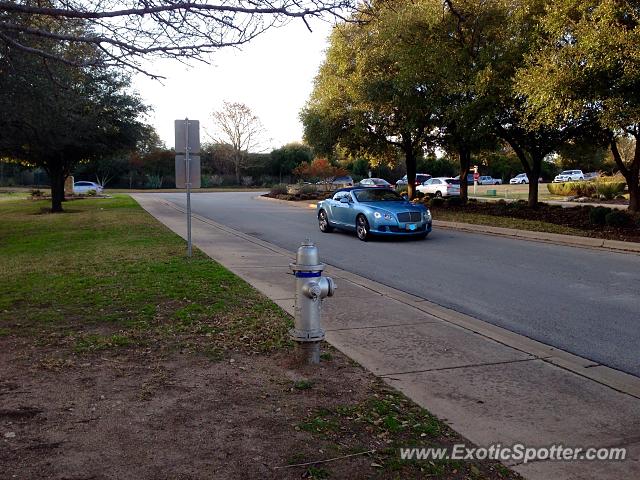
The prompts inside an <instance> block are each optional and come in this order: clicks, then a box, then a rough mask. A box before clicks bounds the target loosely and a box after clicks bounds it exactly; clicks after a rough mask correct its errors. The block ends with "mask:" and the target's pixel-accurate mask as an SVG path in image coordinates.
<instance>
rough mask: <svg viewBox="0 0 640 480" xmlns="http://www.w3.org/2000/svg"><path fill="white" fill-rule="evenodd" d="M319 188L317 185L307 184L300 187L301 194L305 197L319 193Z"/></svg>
mask: <svg viewBox="0 0 640 480" xmlns="http://www.w3.org/2000/svg"><path fill="white" fill-rule="evenodd" d="M317 192H318V188H317V187H316V186H315V185H309V184H305V185H302V187H300V193H301V194H303V195H310V194H312V193H317Z"/></svg>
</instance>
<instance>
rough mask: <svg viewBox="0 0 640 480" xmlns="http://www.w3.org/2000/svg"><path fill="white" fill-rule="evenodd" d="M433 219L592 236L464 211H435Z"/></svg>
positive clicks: (531, 222)
mask: <svg viewBox="0 0 640 480" xmlns="http://www.w3.org/2000/svg"><path fill="white" fill-rule="evenodd" d="M433 218H434V219H435V220H443V221H446V222H460V223H472V224H475V225H489V226H491V227H504V228H515V229H518V230H530V231H532V232H548V233H561V234H564V235H579V236H582V237H588V236H591V235H589V233H588V232H585V231H584V230H580V229H577V228H571V227H567V226H565V225H557V224H555V223H548V222H540V221H537V220H524V219H520V218H511V217H497V216H495V215H481V214H478V213H472V212H464V211H451V210H447V209H446V208H439V209H434V212H433Z"/></svg>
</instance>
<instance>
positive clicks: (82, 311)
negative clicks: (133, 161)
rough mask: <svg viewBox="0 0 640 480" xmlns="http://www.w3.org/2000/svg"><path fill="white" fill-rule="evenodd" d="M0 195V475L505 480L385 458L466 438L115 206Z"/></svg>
mask: <svg viewBox="0 0 640 480" xmlns="http://www.w3.org/2000/svg"><path fill="white" fill-rule="evenodd" d="M47 207H48V203H47V202H45V201H32V200H19V201H3V202H1V203H0V218H2V222H0V272H2V276H1V277H0V291H1V292H2V296H1V297H0V399H2V408H0V434H1V435H2V437H1V438H3V441H4V443H3V448H2V449H0V464H1V465H2V466H3V467H2V469H3V471H4V472H5V473H4V476H5V477H6V478H11V477H12V476H16V477H20V478H141V479H144V478H207V479H208V478H292V479H293V478H301V477H304V478H329V477H331V478H354V479H357V478H362V479H365V478H385V479H386V478H389V479H391V478H418V477H420V478H422V477H425V476H428V477H432V476H433V477H436V478H443V479H463V478H465V479H467V478H469V479H481V478H488V479H504V478H509V479H512V478H519V477H518V476H517V475H516V474H514V473H513V472H511V471H510V470H508V469H506V468H505V467H504V466H502V465H500V464H497V463H495V462H490V461H481V462H480V461H477V462H467V461H465V462H454V461H447V460H434V461H401V460H400V458H399V455H398V448H399V447H400V446H414V445H418V446H443V447H450V446H451V445H453V444H455V443H465V444H466V445H467V446H471V443H470V442H468V441H466V440H465V439H463V438H461V437H460V436H459V435H458V434H456V433H455V432H453V431H452V430H451V429H449V428H448V427H447V426H446V425H445V424H443V423H442V422H440V421H439V420H438V419H436V418H435V417H433V416H432V415H430V414H429V412H427V411H425V410H424V409H422V408H420V407H418V406H417V405H415V404H414V403H413V402H411V401H410V400H408V399H407V398H406V397H404V396H403V395H402V394H400V393H398V392H397V391H395V390H393V389H392V388H390V387H388V386H386V385H385V384H383V383H382V381H380V380H379V379H377V378H375V377H374V376H373V375H372V374H370V373H368V372H366V371H364V370H363V369H362V368H361V367H360V366H359V365H357V364H355V363H354V362H352V361H351V360H349V359H348V358H346V357H344V356H343V355H342V354H340V353H339V352H337V351H335V350H333V349H332V348H331V347H328V346H326V345H325V346H324V353H323V355H322V358H323V362H322V363H321V365H319V366H317V367H313V368H312V367H309V366H306V365H300V364H299V363H298V362H297V361H296V356H295V355H294V354H293V348H292V347H293V346H292V344H291V342H290V341H289V340H288V337H287V330H288V328H289V327H290V326H291V323H292V322H291V319H290V317H288V316H287V315H286V314H285V313H284V312H283V311H282V310H280V309H279V308H278V307H277V306H276V305H275V304H273V303H272V302H271V301H270V300H268V299H267V298H266V297H264V296H262V295H261V294H260V293H258V292H256V291H255V290H254V289H253V288H251V287H250V286H249V285H248V284H246V283H245V282H244V281H242V280H241V279H239V278H238V277H236V276H235V275H233V274H232V273H230V272H229V271H227V270H226V269H224V268H223V267H221V266H220V265H218V264H217V263H215V262H213V261H211V260H210V259H208V258H207V257H205V256H204V255H203V254H201V253H200V252H199V251H197V250H196V251H195V252H194V257H193V258H192V259H186V258H185V245H184V241H183V240H182V239H180V238H179V237H178V236H176V235H174V234H173V233H172V232H170V231H169V230H167V229H166V228H165V227H164V226H162V225H160V224H158V223H157V222H156V221H155V219H153V218H152V217H151V216H149V215H148V214H147V213H146V212H144V211H143V210H142V209H141V208H140V207H139V206H138V205H137V203H135V202H134V201H133V200H132V199H131V198H130V197H128V196H124V195H116V196H114V198H108V199H85V200H77V201H71V202H67V203H66V204H65V209H66V213H64V214H49V213H44V212H46V209H47Z"/></svg>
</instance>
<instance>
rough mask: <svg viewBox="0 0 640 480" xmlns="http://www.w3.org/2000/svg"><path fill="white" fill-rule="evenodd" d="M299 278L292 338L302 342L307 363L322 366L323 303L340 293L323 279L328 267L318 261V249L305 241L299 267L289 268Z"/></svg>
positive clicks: (326, 278) (295, 264)
mask: <svg viewBox="0 0 640 480" xmlns="http://www.w3.org/2000/svg"><path fill="white" fill-rule="evenodd" d="M289 267H290V268H291V270H293V274H294V275H295V277H296V306H295V315H294V328H293V329H291V330H290V332H289V334H290V335H291V338H292V339H293V340H295V341H296V342H298V344H299V346H300V349H301V350H302V353H303V355H304V356H305V357H306V361H307V363H320V342H321V341H322V340H324V330H323V329H322V326H321V325H320V315H321V311H322V299H323V298H325V297H331V296H332V295H333V292H335V290H336V284H335V282H334V281H333V279H331V278H329V277H323V276H322V271H323V270H324V264H322V263H320V260H319V259H318V248H317V247H316V246H315V245H314V244H313V242H312V241H311V240H308V239H307V240H305V241H304V242H302V245H300V248H298V253H297V255H296V261H295V263H291V264H289Z"/></svg>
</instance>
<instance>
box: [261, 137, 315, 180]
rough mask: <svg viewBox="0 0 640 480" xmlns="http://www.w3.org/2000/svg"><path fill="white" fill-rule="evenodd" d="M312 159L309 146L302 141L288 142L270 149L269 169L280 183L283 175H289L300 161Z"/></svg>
mask: <svg viewBox="0 0 640 480" xmlns="http://www.w3.org/2000/svg"><path fill="white" fill-rule="evenodd" d="M312 159H313V152H312V151H311V147H309V146H307V145H304V144H302V143H288V144H287V145H283V146H282V147H280V148H276V149H275V150H272V151H271V156H270V161H269V170H270V173H271V174H272V175H275V176H277V177H278V178H279V180H280V182H281V183H282V177H283V176H285V177H288V176H290V175H291V172H292V171H293V169H294V168H296V167H297V166H298V165H300V164H301V163H302V162H310V161H311V160H312Z"/></svg>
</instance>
